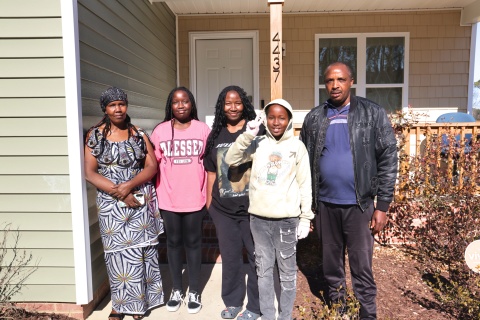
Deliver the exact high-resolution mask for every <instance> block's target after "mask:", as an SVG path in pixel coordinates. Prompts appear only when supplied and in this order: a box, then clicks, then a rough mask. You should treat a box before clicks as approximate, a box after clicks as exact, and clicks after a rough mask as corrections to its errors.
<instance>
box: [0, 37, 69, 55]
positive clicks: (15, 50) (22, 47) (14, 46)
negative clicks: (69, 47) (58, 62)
mask: <svg viewBox="0 0 480 320" xmlns="http://www.w3.org/2000/svg"><path fill="white" fill-rule="evenodd" d="M32 48H35V50H32ZM62 55H63V47H62V39H0V58H40V57H47V58H52V57H62Z"/></svg>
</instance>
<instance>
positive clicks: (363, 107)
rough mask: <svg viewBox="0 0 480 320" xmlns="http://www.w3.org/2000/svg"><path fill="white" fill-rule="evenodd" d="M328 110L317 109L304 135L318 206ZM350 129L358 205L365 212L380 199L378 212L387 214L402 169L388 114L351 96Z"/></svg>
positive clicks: (321, 107)
mask: <svg viewBox="0 0 480 320" xmlns="http://www.w3.org/2000/svg"><path fill="white" fill-rule="evenodd" d="M327 108H328V107H327V106H326V104H324V105H320V106H318V107H315V108H313V109H312V110H311V111H310V112H309V113H308V114H307V115H306V117H305V120H304V122H303V126H302V130H301V132H300V140H302V141H303V143H305V146H306V147H307V150H308V154H309V156H310V167H311V168H310V169H311V173H312V189H313V190H312V191H313V194H312V196H313V205H314V206H317V201H318V200H317V197H318V194H317V192H318V188H319V182H320V181H321V179H320V172H319V170H318V158H319V157H320V155H321V153H322V150H323V147H324V144H325V136H326V133H327V128H328V126H329V120H328V118H327ZM348 129H349V132H350V148H351V150H352V155H353V164H354V165H353V170H354V175H355V193H356V196H357V203H358V205H359V206H360V208H361V209H362V210H365V209H367V208H368V206H369V205H370V204H371V203H372V201H373V199H374V197H375V196H376V197H377V204H376V209H378V210H381V211H385V212H386V211H387V210H388V207H389V206H390V203H391V202H392V200H393V195H394V188H395V181H396V178H397V166H398V158H397V141H396V139H395V134H394V132H393V128H392V125H391V123H390V121H389V119H388V117H387V114H386V112H385V110H384V109H383V108H382V107H380V106H379V105H377V104H376V103H374V102H373V101H370V100H368V99H365V98H361V97H356V96H353V95H351V96H350V111H349V113H348Z"/></svg>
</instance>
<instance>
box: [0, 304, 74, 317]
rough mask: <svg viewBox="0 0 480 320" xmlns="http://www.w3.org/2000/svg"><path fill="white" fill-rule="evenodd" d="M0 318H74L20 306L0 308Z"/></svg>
mask: <svg viewBox="0 0 480 320" xmlns="http://www.w3.org/2000/svg"><path fill="white" fill-rule="evenodd" d="M0 319H2V320H4V319H5V320H9V319H12V320H13V319H14V320H76V319H74V318H71V317H68V316H66V315H62V314H53V313H39V312H28V311H26V310H24V309H22V308H14V307H10V308H6V309H3V310H0Z"/></svg>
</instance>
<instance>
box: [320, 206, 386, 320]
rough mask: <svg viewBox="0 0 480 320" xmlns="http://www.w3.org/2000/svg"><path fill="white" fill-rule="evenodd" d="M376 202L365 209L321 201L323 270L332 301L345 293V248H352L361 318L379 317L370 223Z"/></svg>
mask: <svg viewBox="0 0 480 320" xmlns="http://www.w3.org/2000/svg"><path fill="white" fill-rule="evenodd" d="M373 211H374V207H373V204H372V205H370V207H369V208H368V209H367V210H365V211H364V212H362V210H361V209H360V207H359V206H357V205H336V204H331V203H326V202H320V203H319V215H320V226H321V237H322V238H321V239H322V248H323V272H324V275H325V279H326V281H327V283H328V288H329V298H330V300H331V301H333V302H336V301H342V300H343V298H344V296H345V286H346V283H345V249H346V250H347V252H348V260H349V263H350V271H351V274H352V287H353V292H354V293H355V297H356V298H357V299H358V301H359V302H360V319H376V315H377V308H376V302H375V299H376V295H377V286H376V284H375V281H374V280H373V271H372V257H373V236H372V233H371V231H370V228H369V225H370V220H371V218H372V215H373Z"/></svg>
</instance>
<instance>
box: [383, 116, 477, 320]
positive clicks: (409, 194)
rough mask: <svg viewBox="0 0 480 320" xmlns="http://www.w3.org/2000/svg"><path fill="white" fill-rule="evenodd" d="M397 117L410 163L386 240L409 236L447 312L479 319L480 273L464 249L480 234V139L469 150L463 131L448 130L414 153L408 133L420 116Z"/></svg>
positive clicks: (408, 244) (408, 242) (410, 247)
mask: <svg viewBox="0 0 480 320" xmlns="http://www.w3.org/2000/svg"><path fill="white" fill-rule="evenodd" d="M394 120H395V121H394V127H395V131H396V132H397V137H398V141H399V158H400V160H401V161H402V160H403V161H405V163H407V162H406V161H408V163H409V164H410V165H409V166H408V165H405V166H403V167H401V168H400V173H399V179H398V180H399V183H398V194H399V197H397V199H396V200H395V202H394V203H393V204H392V206H391V208H390V213H391V216H392V218H391V223H390V224H389V226H388V227H387V230H386V232H385V233H384V234H383V238H382V240H383V242H390V240H391V237H395V238H396V239H401V240H403V246H404V247H405V248H406V249H408V251H409V252H411V253H412V254H413V255H414V257H415V258H416V259H418V260H419V261H420V262H421V263H422V270H420V271H421V272H422V273H423V278H424V279H425V281H426V282H427V283H428V284H429V285H430V287H431V288H432V290H433V292H434V294H435V297H436V299H437V300H438V301H439V302H441V303H440V304H439V305H441V306H442V308H443V309H444V311H446V312H448V313H450V314H451V315H453V316H454V317H456V318H457V319H478V318H479V317H480V290H479V285H480V276H479V274H477V273H474V272H473V271H471V270H470V269H469V268H468V267H467V265H466V263H465V261H464V253H465V249H466V247H467V246H468V244H469V243H471V242H472V241H474V240H477V239H479V238H480V229H479V227H478V226H479V222H480V194H479V189H478V188H479V182H480V172H479V168H480V166H479V158H480V154H479V152H480V141H479V140H480V139H477V137H473V138H472V141H471V143H470V145H468V144H467V148H465V145H464V143H458V142H457V140H456V139H455V135H456V134H458V130H453V131H452V130H451V128H444V129H443V130H442V132H441V134H440V135H436V136H435V135H432V136H430V137H429V138H428V139H427V141H425V148H424V150H423V151H422V153H421V154H420V155H416V156H412V157H410V156H409V155H408V151H405V150H404V148H403V147H404V145H405V141H406V139H407V138H408V137H406V136H404V134H403V132H405V129H408V128H410V127H411V126H412V125H413V124H414V123H415V116H411V115H404V114H401V115H397V118H396V119H394ZM445 141H447V145H445V144H444V142H445Z"/></svg>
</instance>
